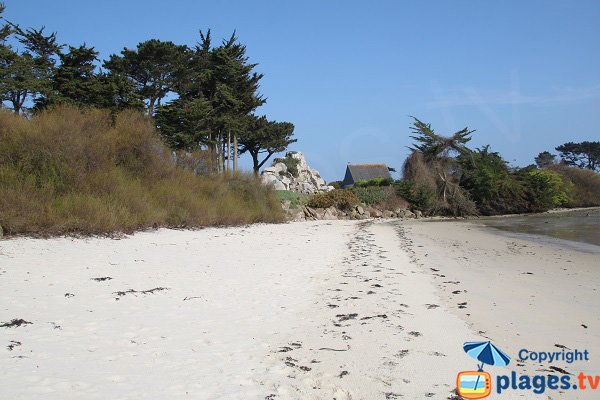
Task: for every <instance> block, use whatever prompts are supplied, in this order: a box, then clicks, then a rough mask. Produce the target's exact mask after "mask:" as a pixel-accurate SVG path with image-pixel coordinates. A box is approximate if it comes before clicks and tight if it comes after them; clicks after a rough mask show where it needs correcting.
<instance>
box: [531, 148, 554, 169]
mask: <svg viewBox="0 0 600 400" xmlns="http://www.w3.org/2000/svg"><path fill="white" fill-rule="evenodd" d="M555 163H556V156H555V155H554V154H552V153H550V152H549V151H542V152H541V153H540V154H538V155H537V156H536V157H535V164H536V165H537V166H538V167H539V168H548V167H550V166H552V165H554V164H555Z"/></svg>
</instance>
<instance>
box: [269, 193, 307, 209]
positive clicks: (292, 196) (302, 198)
mask: <svg viewBox="0 0 600 400" xmlns="http://www.w3.org/2000/svg"><path fill="white" fill-rule="evenodd" d="M275 194H276V195H277V199H278V200H279V201H280V202H281V203H283V202H284V201H286V200H289V201H290V208H298V207H300V206H302V205H304V204H305V203H306V201H307V200H308V196H307V195H305V194H302V193H297V192H292V191H291V190H277V191H275Z"/></svg>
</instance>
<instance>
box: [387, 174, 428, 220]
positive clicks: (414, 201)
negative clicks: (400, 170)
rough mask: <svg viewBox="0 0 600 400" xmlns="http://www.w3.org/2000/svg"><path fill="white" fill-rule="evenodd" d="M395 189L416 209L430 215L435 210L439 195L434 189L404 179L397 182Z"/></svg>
mask: <svg viewBox="0 0 600 400" xmlns="http://www.w3.org/2000/svg"><path fill="white" fill-rule="evenodd" d="M395 188H396V193H397V194H398V195H399V196H401V197H402V198H404V199H406V200H407V201H408V202H409V203H410V204H411V205H412V206H414V207H415V208H416V209H418V210H421V211H423V212H424V213H429V212H431V211H432V209H433V208H434V205H435V202H436V197H437V193H436V190H435V189H434V188H433V187H431V186H428V185H426V184H419V183H415V182H413V181H410V180H407V179H402V180H400V181H398V182H396V184H395Z"/></svg>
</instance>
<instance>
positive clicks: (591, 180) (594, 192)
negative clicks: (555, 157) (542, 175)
mask: <svg viewBox="0 0 600 400" xmlns="http://www.w3.org/2000/svg"><path fill="white" fill-rule="evenodd" d="M549 169H550V170H551V171H554V172H557V173H558V174H559V175H560V176H561V177H562V179H563V181H564V182H570V183H572V185H573V186H572V189H571V193H570V194H569V200H568V201H567V202H566V203H565V204H564V205H565V206H566V207H594V206H600V174H599V173H597V172H594V171H591V170H589V169H580V168H577V167H569V166H567V165H562V164H558V165H553V166H550V167H549Z"/></svg>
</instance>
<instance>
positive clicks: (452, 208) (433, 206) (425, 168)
mask: <svg viewBox="0 0 600 400" xmlns="http://www.w3.org/2000/svg"><path fill="white" fill-rule="evenodd" d="M412 118H413V120H414V121H413V125H412V127H410V130H411V135H410V138H412V139H414V140H415V143H414V144H413V146H412V147H410V149H411V150H412V152H411V154H410V155H409V157H408V158H407V159H406V161H405V162H404V166H403V176H404V179H405V180H406V181H407V184H405V187H404V189H403V190H404V192H405V193H404V195H405V196H406V197H411V196H419V197H425V196H426V195H427V196H435V198H433V199H430V200H427V201H425V199H423V200H422V203H424V204H425V203H426V204H428V206H427V208H428V209H427V210H424V211H431V212H445V213H449V214H452V215H465V214H472V213H474V212H475V206H474V204H473V202H472V201H471V200H470V199H469V196H468V194H467V192H466V191H465V190H464V189H462V188H461V187H460V186H459V185H458V183H457V182H458V180H459V179H460V177H459V176H456V175H457V168H456V164H457V160H456V156H458V155H463V156H466V155H468V154H469V153H470V150H469V149H468V148H467V147H466V144H467V143H468V142H469V141H470V140H471V138H470V135H471V134H472V133H473V132H474V131H473V130H469V129H468V128H464V129H461V130H460V131H458V132H455V133H454V134H452V135H450V136H442V135H439V134H437V133H435V131H434V130H433V129H432V128H431V124H427V123H424V122H422V121H421V120H419V119H417V118H415V117H412Z"/></svg>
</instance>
